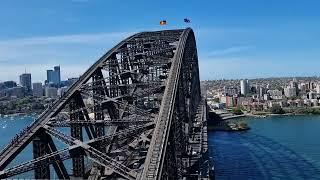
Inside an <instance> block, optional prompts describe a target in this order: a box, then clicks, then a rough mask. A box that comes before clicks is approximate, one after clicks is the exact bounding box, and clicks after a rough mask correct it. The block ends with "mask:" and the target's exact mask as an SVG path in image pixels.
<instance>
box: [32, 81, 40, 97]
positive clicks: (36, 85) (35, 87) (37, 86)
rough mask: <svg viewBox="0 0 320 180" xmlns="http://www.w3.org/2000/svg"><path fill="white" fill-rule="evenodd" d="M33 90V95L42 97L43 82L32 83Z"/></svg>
mask: <svg viewBox="0 0 320 180" xmlns="http://www.w3.org/2000/svg"><path fill="white" fill-rule="evenodd" d="M32 92H33V96H36V97H42V96H43V88H42V83H41V82H38V83H32Z"/></svg>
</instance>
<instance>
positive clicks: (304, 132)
mask: <svg viewBox="0 0 320 180" xmlns="http://www.w3.org/2000/svg"><path fill="white" fill-rule="evenodd" d="M241 120H244V121H246V122H247V123H248V124H249V126H250V127H251V130H249V131H246V132H209V137H208V138H209V144H210V156H211V157H212V158H213V159H214V164H215V173H216V179H218V180H220V179H293V180H295V179H320V141H319V139H318V138H319V137H320V116H311V115H310V116H309V115H306V116H278V117H267V118H243V119H241Z"/></svg>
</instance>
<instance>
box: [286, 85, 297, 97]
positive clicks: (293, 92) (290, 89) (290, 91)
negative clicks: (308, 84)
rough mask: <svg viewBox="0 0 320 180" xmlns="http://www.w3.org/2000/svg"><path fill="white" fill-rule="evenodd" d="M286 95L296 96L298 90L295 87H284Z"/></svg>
mask: <svg viewBox="0 0 320 180" xmlns="http://www.w3.org/2000/svg"><path fill="white" fill-rule="evenodd" d="M284 95H285V96H286V97H288V98H291V97H296V95H297V91H296V88H295V87H286V88H284Z"/></svg>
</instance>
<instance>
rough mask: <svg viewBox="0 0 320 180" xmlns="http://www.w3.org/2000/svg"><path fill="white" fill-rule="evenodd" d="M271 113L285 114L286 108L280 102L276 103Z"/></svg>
mask: <svg viewBox="0 0 320 180" xmlns="http://www.w3.org/2000/svg"><path fill="white" fill-rule="evenodd" d="M271 113H272V114H284V113H285V112H284V110H283V109H282V107H281V106H280V105H279V104H275V105H273V106H272V107H271Z"/></svg>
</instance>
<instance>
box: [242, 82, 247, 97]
mask: <svg viewBox="0 0 320 180" xmlns="http://www.w3.org/2000/svg"><path fill="white" fill-rule="evenodd" d="M240 92H241V94H242V95H246V94H247V93H248V81H247V80H241V81H240Z"/></svg>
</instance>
